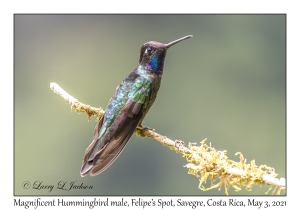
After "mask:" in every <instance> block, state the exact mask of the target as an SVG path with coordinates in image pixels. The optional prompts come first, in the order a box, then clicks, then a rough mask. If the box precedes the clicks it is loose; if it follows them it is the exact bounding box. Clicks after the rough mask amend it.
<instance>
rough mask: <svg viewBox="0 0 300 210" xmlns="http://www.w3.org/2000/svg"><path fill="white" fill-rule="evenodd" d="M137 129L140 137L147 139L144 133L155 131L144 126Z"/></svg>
mask: <svg viewBox="0 0 300 210" xmlns="http://www.w3.org/2000/svg"><path fill="white" fill-rule="evenodd" d="M136 128H137V129H138V130H137V131H138V132H136V133H137V135H139V136H141V137H145V136H146V135H145V134H144V132H145V131H147V130H151V131H154V129H153V128H149V127H146V126H143V125H138V126H137V127H136Z"/></svg>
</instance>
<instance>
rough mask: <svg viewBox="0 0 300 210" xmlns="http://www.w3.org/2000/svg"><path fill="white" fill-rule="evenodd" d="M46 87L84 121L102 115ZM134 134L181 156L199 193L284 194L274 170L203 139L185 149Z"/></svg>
mask: <svg viewBox="0 0 300 210" xmlns="http://www.w3.org/2000/svg"><path fill="white" fill-rule="evenodd" d="M50 88H51V89H52V90H53V91H54V92H55V93H57V94H58V95H60V96H61V97H62V98H64V99H65V100H66V101H67V102H68V103H69V104H71V108H74V109H75V110H76V112H78V113H80V112H85V113H86V114H87V115H88V121H90V118H91V116H94V117H96V119H97V120H98V121H99V120H100V118H101V117H102V116H103V115H104V113H105V111H104V110H103V109H102V108H94V107H91V106H89V105H86V104H83V103H81V102H79V101H78V100H77V99H76V98H74V97H73V96H71V95H69V94H68V93H67V92H66V91H64V90H63V89H62V88H61V87H60V86H59V85H57V84H56V83H50ZM135 133H136V134H137V135H138V136H142V137H149V138H152V139H155V140H157V141H158V142H160V143H161V144H163V145H165V146H167V147H169V148H170V149H171V150H175V151H176V152H178V153H181V155H182V156H183V157H184V158H186V160H187V162H188V164H187V165H186V166H185V167H186V168H188V173H189V174H191V175H194V176H196V177H197V178H199V180H200V183H199V188H200V189H201V190H203V191H207V190H211V189H214V188H219V189H221V187H222V186H224V188H225V193H226V195H228V188H229V187H230V186H231V187H233V188H235V190H236V191H240V190H241V187H245V188H246V190H251V189H252V187H253V185H264V184H267V185H270V187H269V190H268V191H267V192H266V194H267V193H268V192H269V191H270V190H271V189H272V188H274V191H273V194H274V193H275V191H276V194H277V195H279V194H280V192H281V191H282V190H284V191H285V188H286V187H285V183H286V181H285V178H280V179H278V178H275V177H276V176H277V174H276V173H275V169H274V168H271V167H269V166H266V165H261V166H259V167H258V166H257V165H256V164H255V160H252V161H251V162H250V163H249V164H246V159H245V158H244V156H243V155H242V154H241V153H240V152H238V153H236V155H239V156H240V161H239V162H235V161H233V160H229V159H228V157H227V156H226V151H217V150H216V149H215V148H213V147H211V145H207V144H206V143H205V141H206V139H205V140H203V141H202V142H201V145H200V146H196V143H189V145H188V147H185V146H184V142H183V141H180V140H175V141H173V140H171V139H169V138H167V137H166V136H162V135H160V134H158V133H156V132H154V130H151V129H142V128H139V127H137V128H136V130H135ZM208 179H210V180H211V187H209V188H205V187H204V186H203V184H204V183H206V181H207V180H208ZM215 181H218V183H217V184H214V182H215Z"/></svg>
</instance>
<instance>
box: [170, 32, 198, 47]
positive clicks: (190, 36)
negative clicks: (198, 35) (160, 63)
mask: <svg viewBox="0 0 300 210" xmlns="http://www.w3.org/2000/svg"><path fill="white" fill-rule="evenodd" d="M192 37H193V36H192V35H188V36H184V37H182V38H180V39H176V40H175V41H173V42H170V43H168V44H165V49H169V48H170V47H171V46H173V45H174V44H177V43H178V42H181V41H183V40H186V39H189V38H192Z"/></svg>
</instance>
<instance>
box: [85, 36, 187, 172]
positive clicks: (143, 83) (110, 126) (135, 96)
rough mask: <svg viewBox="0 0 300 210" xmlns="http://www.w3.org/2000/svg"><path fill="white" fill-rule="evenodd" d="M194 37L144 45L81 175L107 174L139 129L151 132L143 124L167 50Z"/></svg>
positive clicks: (98, 127)
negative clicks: (104, 172) (136, 64)
mask: <svg viewBox="0 0 300 210" xmlns="http://www.w3.org/2000/svg"><path fill="white" fill-rule="evenodd" d="M191 37H192V36H191V35H189V36H185V37H182V38H180V39H177V40H175V41H173V42H170V43H168V44H163V43H160V42H155V41H150V42H146V43H145V44H143V45H142V47H141V52H140V59H139V64H138V66H137V67H136V68H135V69H134V70H133V71H132V72H131V73H130V74H129V75H128V76H127V77H126V78H125V79H124V80H123V81H122V83H121V84H120V85H119V87H117V89H116V92H115V94H114V95H113V97H112V98H111V99H110V101H109V103H108V106H107V108H106V111H105V114H104V115H103V117H102V118H101V119H100V121H99V122H98V124H97V125H96V127H95V130H94V137H93V141H92V143H91V144H90V145H89V147H88V148H87V149H86V151H85V154H84V157H83V163H82V166H81V171H80V173H81V176H85V175H87V174H88V173H89V172H90V175H91V176H96V175H98V174H100V173H101V172H103V171H104V170H105V169H107V168H108V167H109V166H110V165H111V164H112V163H113V161H114V160H115V159H116V158H117V157H118V156H119V155H120V153H121V152H122V150H123V149H124V147H125V145H126V144H127V142H128V140H129V138H130V137H131V135H132V134H133V132H134V130H135V128H136V127H137V126H138V127H141V128H144V129H147V128H146V127H143V126H142V121H143V119H144V117H145V115H146V114H147V112H148V111H149V109H150V107H151V106H152V104H153V102H154V101H155V98H156V94H157V92H158V90H159V87H160V81H161V77H162V74H163V68H164V60H165V57H166V53H167V50H168V49H169V48H170V47H171V46H173V45H174V44H176V43H178V42H180V41H183V40H185V39H188V38H191Z"/></svg>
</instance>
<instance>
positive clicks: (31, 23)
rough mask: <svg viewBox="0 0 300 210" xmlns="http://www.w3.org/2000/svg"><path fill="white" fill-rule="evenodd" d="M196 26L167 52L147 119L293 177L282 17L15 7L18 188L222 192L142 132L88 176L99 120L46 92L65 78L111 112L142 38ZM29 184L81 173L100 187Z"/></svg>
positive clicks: (165, 131) (173, 35) (76, 92)
mask: <svg viewBox="0 0 300 210" xmlns="http://www.w3.org/2000/svg"><path fill="white" fill-rule="evenodd" d="M189 34H191V35H193V36H194V37H193V38H192V39H190V40H188V41H185V42H182V43H180V44H178V45H176V46H174V47H172V49H170V50H169V51H168V53H167V58H166V61H165V69H164V76H163V80H162V85H161V89H160V92H159V94H158V97H157V99H156V102H155V103H154V105H153V107H152V108H151V110H150V111H149V113H148V115H147V116H146V118H145V120H144V123H143V124H144V125H145V126H149V127H151V128H155V129H156V131H157V132H158V133H160V134H162V135H166V136H168V137H169V138H171V139H180V140H183V141H185V142H198V143H199V142H200V141H201V140H202V139H204V138H208V140H207V142H208V143H209V142H213V145H214V147H215V148H216V149H218V150H227V155H228V157H229V158H231V159H236V160H237V159H238V157H236V156H234V154H235V153H236V152H237V151H239V152H242V153H243V155H244V156H245V157H247V158H249V159H251V160H252V159H255V161H256V163H257V164H258V165H261V164H266V165H269V166H271V167H274V168H275V169H276V172H277V173H278V176H279V177H286V176H285V174H286V144H285V143H286V16H285V15H15V16H14V36H15V42H14V69H15V71H14V102H15V107H14V109H15V116H14V117H15V121H14V123H15V140H14V147H15V154H14V158H15V160H14V161H15V165H14V166H15V171H14V176H15V179H14V182H15V183H14V186H15V191H14V192H15V195H224V193H223V192H219V191H218V190H211V191H208V192H202V191H201V190H199V189H198V188H197V185H198V183H199V180H197V179H196V178H195V177H193V176H187V173H188V171H187V169H186V168H184V167H183V165H185V161H184V159H182V158H181V157H180V155H178V154H176V153H174V152H172V151H170V150H169V149H168V148H167V147H162V146H161V144H159V143H157V142H156V141H153V140H151V139H148V138H145V139H144V138H137V137H136V136H135V135H134V136H133V137H132V138H131V140H130V141H129V143H128V145H127V146H126V148H125V150H124V151H123V152H122V154H121V155H120V157H119V158H118V159H117V160H116V161H115V162H114V164H113V165H112V166H111V167H109V169H107V170H106V171H105V172H104V173H103V174H101V175H99V176H96V177H89V176H88V177H85V178H81V176H80V173H79V170H80V167H81V163H82V158H83V154H84V151H85V149H86V148H87V146H88V145H89V144H90V142H91V141H92V134H93V128H94V126H95V124H96V123H95V122H94V121H93V120H91V122H88V121H87V117H86V115H85V114H81V115H78V114H75V113H72V112H71V111H70V106H69V105H68V104H66V103H65V102H64V101H63V100H62V99H61V98H59V97H58V96H57V95H56V94H53V92H52V91H51V90H50V89H49V83H50V82H56V83H58V84H60V85H61V86H62V87H63V88H64V89H65V90H67V91H68V92H69V93H70V94H71V95H73V96H74V97H76V98H78V99H79V100H80V101H81V102H83V103H86V104H90V105H91V106H95V107H100V106H101V107H103V108H105V107H106V105H107V103H108V101H109V99H110V97H111V96H112V95H113V94H114V91H115V89H116V87H117V86H118V85H119V83H120V82H121V81H122V79H123V78H124V77H125V76H126V75H127V74H128V73H129V72H130V71H131V70H133V68H135V66H136V65H137V62H138V59H139V49H140V46H141V45H142V44H143V43H145V42H147V41H150V40H154V41H159V42H164V43H167V42H170V41H173V40H175V39H177V38H180V37H182V36H185V35H189ZM103 90H105V91H103ZM25 181H29V182H30V183H34V181H40V182H42V184H43V185H54V186H57V183H59V182H60V181H67V182H72V181H76V183H77V184H79V185H80V184H81V183H83V184H84V185H92V186H93V189H90V190H70V191H65V190H60V189H53V190H52V191H51V192H49V191H48V190H45V189H42V190H35V189H32V188H30V189H24V188H23V187H22V184H23V183H24V182H25ZM267 189H268V188H267V187H261V188H258V187H257V188H256V189H253V190H252V191H250V192H248V191H246V190H242V191H240V192H238V193H236V192H235V191H234V190H233V189H230V190H229V194H230V195H263V194H264V193H265V192H266V190H267Z"/></svg>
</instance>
